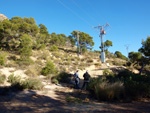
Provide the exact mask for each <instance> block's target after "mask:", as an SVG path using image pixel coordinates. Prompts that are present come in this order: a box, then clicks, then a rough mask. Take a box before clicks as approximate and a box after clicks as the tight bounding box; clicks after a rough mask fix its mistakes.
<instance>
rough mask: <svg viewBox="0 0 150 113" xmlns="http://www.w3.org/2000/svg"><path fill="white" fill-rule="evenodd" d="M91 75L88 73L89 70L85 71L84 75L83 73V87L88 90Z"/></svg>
mask: <svg viewBox="0 0 150 113" xmlns="http://www.w3.org/2000/svg"><path fill="white" fill-rule="evenodd" d="M90 77H91V76H90V74H89V73H88V71H86V72H85V73H84V75H83V78H84V83H83V85H82V88H81V89H85V90H86V87H87V85H88V83H89V79H90Z"/></svg>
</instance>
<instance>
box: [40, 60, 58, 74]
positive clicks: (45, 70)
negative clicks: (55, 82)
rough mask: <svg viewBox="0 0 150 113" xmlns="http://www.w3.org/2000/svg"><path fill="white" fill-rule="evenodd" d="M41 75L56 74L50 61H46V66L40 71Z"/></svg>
mask: <svg viewBox="0 0 150 113" xmlns="http://www.w3.org/2000/svg"><path fill="white" fill-rule="evenodd" d="M41 73H42V75H44V76H47V75H48V74H54V73H56V70H55V66H54V64H53V63H52V62H51V61H48V62H47V64H46V66H45V67H44V68H43V69H42V72H41Z"/></svg>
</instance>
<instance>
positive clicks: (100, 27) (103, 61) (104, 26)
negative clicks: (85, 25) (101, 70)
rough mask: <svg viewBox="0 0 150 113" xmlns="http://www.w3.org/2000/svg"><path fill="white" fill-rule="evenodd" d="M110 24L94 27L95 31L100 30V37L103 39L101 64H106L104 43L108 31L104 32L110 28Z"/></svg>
mask: <svg viewBox="0 0 150 113" xmlns="http://www.w3.org/2000/svg"><path fill="white" fill-rule="evenodd" d="M108 26H109V24H107V23H106V25H98V26H97V27H94V28H95V29H100V34H99V37H100V38H101V56H100V59H101V62H102V63H105V52H104V42H103V35H105V34H106V31H105V30H104V29H105V28H106V27H108Z"/></svg>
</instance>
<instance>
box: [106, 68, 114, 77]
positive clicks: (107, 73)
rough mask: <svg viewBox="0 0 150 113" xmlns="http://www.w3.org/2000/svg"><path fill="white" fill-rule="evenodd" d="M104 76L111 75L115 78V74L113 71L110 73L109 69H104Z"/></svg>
mask: <svg viewBox="0 0 150 113" xmlns="http://www.w3.org/2000/svg"><path fill="white" fill-rule="evenodd" d="M103 75H107V76H108V75H111V76H114V73H113V72H112V71H110V70H109V69H104V71H103Z"/></svg>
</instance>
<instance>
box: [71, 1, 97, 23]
mask: <svg viewBox="0 0 150 113" xmlns="http://www.w3.org/2000/svg"><path fill="white" fill-rule="evenodd" d="M72 2H73V4H74V5H76V6H77V7H78V8H79V9H80V10H81V11H82V12H84V13H85V14H86V15H87V16H88V17H89V18H90V19H91V20H93V21H96V22H97V20H96V19H95V18H93V17H92V16H90V15H89V14H88V13H87V12H86V11H85V10H84V9H83V8H81V7H80V6H79V5H78V4H77V3H76V2H75V1H74V0H72Z"/></svg>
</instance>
